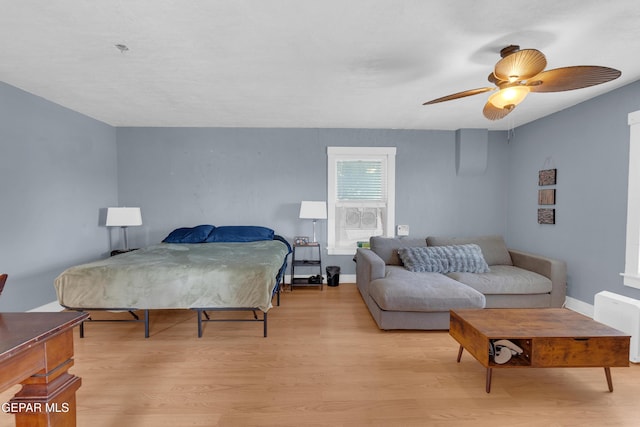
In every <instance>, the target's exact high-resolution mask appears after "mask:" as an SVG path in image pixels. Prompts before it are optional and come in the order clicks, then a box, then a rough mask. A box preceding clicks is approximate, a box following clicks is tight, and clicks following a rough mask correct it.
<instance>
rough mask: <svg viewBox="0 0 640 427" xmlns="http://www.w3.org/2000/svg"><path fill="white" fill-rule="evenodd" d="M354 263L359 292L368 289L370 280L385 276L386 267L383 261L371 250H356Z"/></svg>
mask: <svg viewBox="0 0 640 427" xmlns="http://www.w3.org/2000/svg"><path fill="white" fill-rule="evenodd" d="M355 261H356V282H357V285H358V288H360V290H361V291H364V290H366V289H368V288H369V283H371V281H372V280H376V279H380V278H382V277H384V276H385V273H386V265H385V263H384V261H383V260H382V258H380V257H379V256H378V254H376V253H375V252H373V251H372V250H371V249H366V248H358V250H357V251H356V258H355Z"/></svg>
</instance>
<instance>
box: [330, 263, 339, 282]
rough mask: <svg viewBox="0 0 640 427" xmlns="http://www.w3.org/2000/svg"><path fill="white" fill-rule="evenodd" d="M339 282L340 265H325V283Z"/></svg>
mask: <svg viewBox="0 0 640 427" xmlns="http://www.w3.org/2000/svg"><path fill="white" fill-rule="evenodd" d="M339 284H340V267H338V266H337V265H330V266H328V267H327V285H328V286H338V285H339Z"/></svg>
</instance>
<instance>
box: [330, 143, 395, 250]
mask: <svg viewBox="0 0 640 427" xmlns="http://www.w3.org/2000/svg"><path fill="white" fill-rule="evenodd" d="M380 159H383V160H384V163H385V165H386V174H387V189H386V190H387V215H386V219H385V224H384V236H387V237H393V236H394V235H395V231H394V226H395V222H396V215H395V212H396V148H395V147H327V161H328V163H327V211H328V212H327V253H328V254H329V255H353V254H355V252H356V247H355V246H354V247H352V248H351V247H350V248H344V247H336V233H337V227H338V225H337V224H336V199H337V194H336V193H337V192H336V184H337V182H336V181H337V173H336V170H337V163H338V161H339V160H380Z"/></svg>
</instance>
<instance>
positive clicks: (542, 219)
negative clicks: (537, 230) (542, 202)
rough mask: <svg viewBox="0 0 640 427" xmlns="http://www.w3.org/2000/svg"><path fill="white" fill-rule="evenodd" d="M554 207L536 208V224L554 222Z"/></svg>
mask: <svg viewBox="0 0 640 427" xmlns="http://www.w3.org/2000/svg"><path fill="white" fill-rule="evenodd" d="M555 223H556V210H555V209H538V224H555Z"/></svg>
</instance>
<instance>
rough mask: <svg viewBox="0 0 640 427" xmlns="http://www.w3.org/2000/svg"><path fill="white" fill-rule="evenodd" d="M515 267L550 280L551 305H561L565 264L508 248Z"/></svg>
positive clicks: (565, 271) (565, 283) (565, 277)
mask: <svg viewBox="0 0 640 427" xmlns="http://www.w3.org/2000/svg"><path fill="white" fill-rule="evenodd" d="M509 254H510V255H511V260H512V261H513V265H514V266H516V267H520V268H523V269H525V270H529V271H533V272H534V273H538V274H541V275H543V276H544V277H547V278H548V279H549V280H551V286H552V288H551V307H562V306H563V305H564V303H565V298H566V296H567V264H566V263H565V262H564V261H560V260H557V259H553V258H547V257H544V256H541V255H536V254H531V253H528V252H522V251H516V250H513V249H509Z"/></svg>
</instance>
